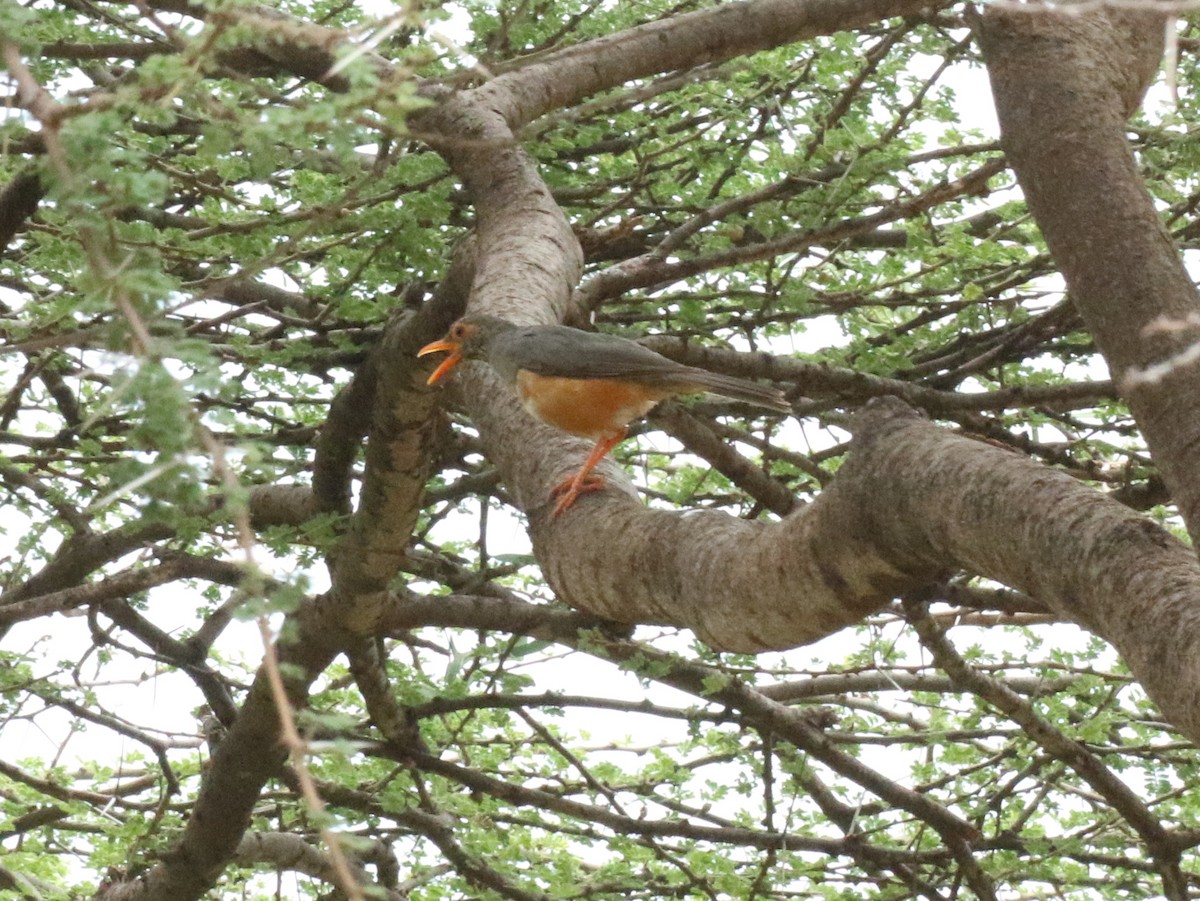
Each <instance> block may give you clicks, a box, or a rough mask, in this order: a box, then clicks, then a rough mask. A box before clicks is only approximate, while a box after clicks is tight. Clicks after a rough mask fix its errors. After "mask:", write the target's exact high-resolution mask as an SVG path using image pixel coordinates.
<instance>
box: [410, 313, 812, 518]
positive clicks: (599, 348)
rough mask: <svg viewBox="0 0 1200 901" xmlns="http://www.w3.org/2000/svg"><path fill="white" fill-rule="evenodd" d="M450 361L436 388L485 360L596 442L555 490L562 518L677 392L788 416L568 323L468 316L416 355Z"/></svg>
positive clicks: (772, 395)
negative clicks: (631, 428) (632, 428)
mask: <svg viewBox="0 0 1200 901" xmlns="http://www.w3.org/2000/svg"><path fill="white" fill-rule="evenodd" d="M439 352H444V353H448V354H449V356H448V357H446V359H444V360H443V361H442V362H441V364H440V365H439V366H438V367H437V369H435V370H434V371H433V374H432V375H431V376H429V380H428V382H427V384H430V385H432V384H434V383H435V382H437V381H438V380H439V379H440V378H442V376H444V375H445V374H446V373H448V372H449V371H450V370H451V369H453V368H454V367H455V366H457V365H458V364H459V363H460V362H462V361H463V360H483V361H485V362H487V363H489V364H490V365H491V367H492V368H493V369H495V370H496V372H497V373H499V375H500V377H501V378H502V379H504V380H505V381H506V382H509V383H510V384H512V385H513V386H514V387H515V388H516V390H517V394H518V396H519V397H520V398H521V403H522V404H523V405H524V407H525V409H526V410H528V411H529V412H530V413H532V414H533V415H534V416H536V417H538V418H539V419H541V420H542V421H543V422H547V423H549V424H550V425H552V426H554V427H556V428H559V429H562V430H563V431H564V432H570V433H571V434H572V435H578V436H580V437H581V438H587V439H589V440H591V441H594V442H596V445H595V447H593V448H592V452H591V454H590V455H589V456H588V458H587V461H586V462H585V463H584V464H583V466H582V467H580V469H579V471H578V472H576V473H575V474H574V475H573V476H571V477H570V478H568V479H566V480H564V481H563V482H562V483H561V484H559V485H557V486H556V487H555V488H554V491H553V495H554V496H555V497H557V498H558V502H557V504H555V507H554V513H553V515H554V516H558V515H560V514H561V513H562V512H563V511H565V510H566V509H567V508H568V507H570V506H571V505H572V504H573V503H575V499H576V498H577V497H579V495H580V494H582V493H584V492H586V491H594V490H595V489H597V488H599V487H600V486H601V485H603V484H604V480H603V479H601V478H600V477H599V476H595V475H592V470H593V469H594V468H595V467H596V465H597V464H598V463H599V462H600V461H601V460H602V459H603V458H604V455H605V454H607V453H608V452H609V451H610V450H612V449H613V448H614V447H616V446H617V444H619V443H620V442H621V440H622V439H623V438H624V437H625V435H626V434H627V432H628V429H627V426H628V425H629V423H630V422H632V421H633V420H635V419H637V418H639V417H641V416H644V415H646V413H648V412H649V411H650V408H651V407H653V406H654V405H655V404H657V403H658V402H659V401H661V400H664V399H665V398H668V397H673V396H674V395H676V394H696V393H699V392H703V391H707V392H711V393H712V394H720V395H722V396H724V397H731V398H733V399H735V400H741V401H745V402H746V403H751V404H757V405H758V406H761V407H766V408H768V409H771V410H775V411H776V412H778V413H790V412H791V405H790V404H788V402H787V399H786V398H784V396H783V392H781V391H779V390H777V389H775V388H769V387H766V386H764V385H757V384H755V383H754V382H747V381H745V380H743V379H736V378H733V377H731V376H727V375H720V374H719V373H715V372H709V371H708V370H707V369H697V368H696V367H694V366H685V365H684V364H682V363H676V362H675V361H674V360H668V359H667V358H666V357H664V356H662V355H661V354H656V353H655V352H654V351H652V350H650V349H648V348H645V347H642V346H641V345H640V344H635V343H634V342H633V341H629V340H626V339H625V338H618V337H616V336H615V335H604V334H597V333H595V332H584V331H580V330H579V329H574V328H568V327H567V326H564V325H526V326H518V325H513V324H512V323H511V322H507V321H505V320H503V319H498V318H496V317H495V316H466V317H464V318H462V319H460V320H458V321H457V322H455V323H454V324H453V325H452V326H450V331H449V332H448V333H447V334H446V337H445V338H443V339H442V340H440V341H434V342H433V343H431V344H426V345H425V346H424V347H422V348H421V349H420V350H419V351H418V352H417V356H419V357H423V356H425V355H426V354H432V353H439Z"/></svg>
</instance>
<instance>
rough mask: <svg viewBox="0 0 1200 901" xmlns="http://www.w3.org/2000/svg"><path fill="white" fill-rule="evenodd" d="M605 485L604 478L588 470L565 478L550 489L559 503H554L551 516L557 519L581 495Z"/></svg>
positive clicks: (551, 494) (552, 495)
mask: <svg viewBox="0 0 1200 901" xmlns="http://www.w3.org/2000/svg"><path fill="white" fill-rule="evenodd" d="M603 487H604V479H603V478H601V477H600V476H594V475H591V474H590V473H587V472H580V473H577V474H576V475H573V476H571V478H569V479H564V480H563V481H561V482H559V483H558V484H557V485H555V486H554V487H553V488H552V489H551V490H550V496H551V497H557V498H558V503H557V504H555V505H554V512H553V513H551V514H550V518H551V519H555V518H557V517H558V516H560V515H562V514H563V513H564V512H566V510H567V508H568V507H570V506H571V505H572V504H573V503H575V498H577V497H579V495H581V494H587V493H588V492H589V491H599V490H600V489H601V488H603Z"/></svg>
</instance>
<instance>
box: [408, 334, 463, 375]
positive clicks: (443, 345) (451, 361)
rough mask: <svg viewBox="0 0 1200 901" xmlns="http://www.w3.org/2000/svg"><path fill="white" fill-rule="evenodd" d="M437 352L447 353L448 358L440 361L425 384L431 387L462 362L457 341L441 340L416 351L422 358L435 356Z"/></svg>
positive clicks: (460, 348) (460, 350)
mask: <svg viewBox="0 0 1200 901" xmlns="http://www.w3.org/2000/svg"><path fill="white" fill-rule="evenodd" d="M439 352H442V353H448V354H450V356H448V357H446V359H444V360H442V362H441V364H440V365H439V366H438V368H437V369H435V370H433V373H432V374H431V375H430V376H429V378H428V379H427V380H426V382H425V384H426V385H432V384H433V383H434V382H436V381H438V380H439V379H440V378H441V377H442V376H444V375H445V374H446V373H447V372H449V371H450V370H451V369H453V368H454V367H455V366H457V365H458V364H459V363H461V362H462V358H463V357H462V346H461V345H459V343H458V342H457V341H451V340H450V339H448V338H443V339H442V340H441V341H434V342H432V343H430V344H426V345H425V346H424V347H422V348H421V349H420V350H418V351H417V356H418V357H423V356H425V355H426V354H435V353H439Z"/></svg>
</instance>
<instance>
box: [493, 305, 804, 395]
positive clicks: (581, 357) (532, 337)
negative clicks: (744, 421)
mask: <svg viewBox="0 0 1200 901" xmlns="http://www.w3.org/2000/svg"><path fill="white" fill-rule="evenodd" d="M490 358H491V361H492V365H493V366H495V367H496V368H497V369H499V370H500V371H501V373H502V374H503V375H504V376H505V377H506V378H509V379H510V380H511V379H515V378H516V376H517V371H518V370H521V369H524V370H527V371H529V372H532V373H534V374H535V375H543V376H555V377H559V378H569V379H620V380H632V381H644V382H646V383H648V384H649V385H653V386H655V387H658V388H663V389H668V390H670V391H671V393H688V392H693V391H711V392H713V393H714V394H721V395H724V396H725V397H732V398H735V399H737V400H742V401H745V402H747V403H751V404H757V405H759V406H763V407H768V408H770V409H772V410H775V411H777V412H780V413H789V412H791V404H789V403H788V402H787V399H786V398H785V397H784V395H783V393H782V392H781V391H779V389H777V388H773V387H770V386H767V385H759V384H757V383H755V382H748V381H745V380H744V379H738V378H734V377H732V376H728V375H721V374H720V373H717V372H709V371H708V370H707V369H697V368H696V367H694V366H685V365H684V364H683V363H676V362H675V361H674V360H669V359H667V358H666V357H664V356H662V355H661V354H657V353H655V352H654V351H652V350H650V349H649V348H646V347H642V346H641V345H640V344H634V343H633V342H632V341H628V340H626V339H625V338H618V337H616V336H615V335H605V334H600V333H596V332H584V331H580V330H579V329H573V328H567V327H566V326H554V325H548V326H528V327H525V328H517V329H513V330H512V331H509V332H505V333H504V334H502V335H500V336H498V337H497V339H496V342H495V344H493V346H492V349H491V354H490Z"/></svg>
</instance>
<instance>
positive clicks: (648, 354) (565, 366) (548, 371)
mask: <svg viewBox="0 0 1200 901" xmlns="http://www.w3.org/2000/svg"><path fill="white" fill-rule="evenodd" d="M491 359H492V363H493V365H496V366H497V368H500V367H501V366H507V367H511V368H513V369H525V370H528V371H529V372H533V373H535V374H537V375H545V376H557V377H560V378H571V379H646V378H654V379H663V380H669V381H675V380H676V379H678V380H679V381H681V382H690V381H691V378H692V377H693V376H694V375H695V374H696V373H700V372H703V370H699V369H694V368H692V367H691V366H684V365H683V364H682V363H676V362H675V361H674V360H668V359H667V358H666V357H664V356H662V355H661V354H656V353H655V352H654V351H652V350H650V349H648V348H645V347H642V346H641V345H640V344H634V343H633V342H632V341H629V340H627V339H625V338H618V337H616V336H615V335H605V334H599V333H596V332H584V331H580V330H579V329H573V328H568V327H566V326H554V325H549V326H528V327H524V328H517V329H513V330H512V331H510V332H506V333H505V334H503V335H499V336H498V337H497V338H496V342H495V344H494V345H493V346H492V349H491Z"/></svg>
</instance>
